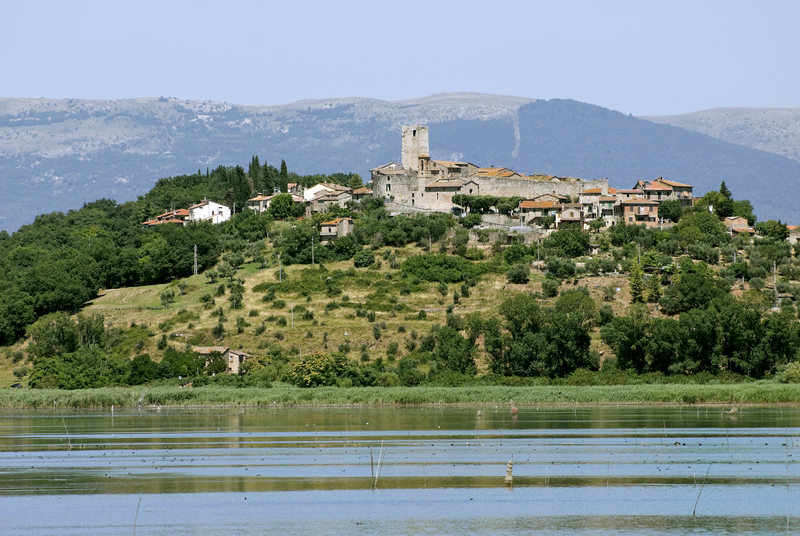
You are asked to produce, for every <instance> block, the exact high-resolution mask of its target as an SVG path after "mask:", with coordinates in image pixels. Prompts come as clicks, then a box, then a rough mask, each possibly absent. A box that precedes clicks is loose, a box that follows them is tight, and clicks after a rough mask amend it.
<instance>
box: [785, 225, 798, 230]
mask: <svg viewBox="0 0 800 536" xmlns="http://www.w3.org/2000/svg"><path fill="white" fill-rule="evenodd" d="M786 228H787V229H789V230H790V231H796V230H797V229H798V228H800V225H787V226H786Z"/></svg>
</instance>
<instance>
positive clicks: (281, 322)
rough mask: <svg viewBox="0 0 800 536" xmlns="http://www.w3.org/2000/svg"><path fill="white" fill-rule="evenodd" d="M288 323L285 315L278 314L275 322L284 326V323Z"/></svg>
mask: <svg viewBox="0 0 800 536" xmlns="http://www.w3.org/2000/svg"><path fill="white" fill-rule="evenodd" d="M288 323H289V322H288V321H287V320H286V317H285V316H279V317H278V321H277V324H278V325H279V326H285V325H286V324H288Z"/></svg>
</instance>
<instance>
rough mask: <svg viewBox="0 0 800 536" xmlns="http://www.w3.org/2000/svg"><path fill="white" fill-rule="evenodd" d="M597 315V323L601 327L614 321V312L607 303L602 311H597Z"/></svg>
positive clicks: (601, 308)
mask: <svg viewBox="0 0 800 536" xmlns="http://www.w3.org/2000/svg"><path fill="white" fill-rule="evenodd" d="M597 315H598V322H597V323H598V324H599V325H601V326H605V325H606V324H610V323H611V322H612V321H613V320H614V310H613V309H612V308H611V306H610V305H608V304H607V303H606V304H603V305H602V306H601V307H600V309H599V310H598V311H597Z"/></svg>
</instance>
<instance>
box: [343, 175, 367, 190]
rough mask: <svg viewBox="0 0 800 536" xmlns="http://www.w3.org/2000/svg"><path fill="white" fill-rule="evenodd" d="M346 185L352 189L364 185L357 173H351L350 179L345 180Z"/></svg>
mask: <svg viewBox="0 0 800 536" xmlns="http://www.w3.org/2000/svg"><path fill="white" fill-rule="evenodd" d="M347 187H348V188H351V189H353V190H356V189H358V188H363V187H364V181H363V180H362V179H361V175H359V174H358V173H353V176H352V177H350V180H349V181H348V182H347Z"/></svg>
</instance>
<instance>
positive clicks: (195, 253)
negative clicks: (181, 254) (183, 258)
mask: <svg viewBox="0 0 800 536" xmlns="http://www.w3.org/2000/svg"><path fill="white" fill-rule="evenodd" d="M194 275H197V244H195V245H194Z"/></svg>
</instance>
